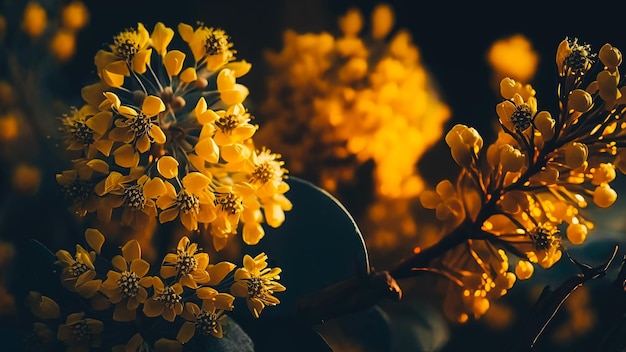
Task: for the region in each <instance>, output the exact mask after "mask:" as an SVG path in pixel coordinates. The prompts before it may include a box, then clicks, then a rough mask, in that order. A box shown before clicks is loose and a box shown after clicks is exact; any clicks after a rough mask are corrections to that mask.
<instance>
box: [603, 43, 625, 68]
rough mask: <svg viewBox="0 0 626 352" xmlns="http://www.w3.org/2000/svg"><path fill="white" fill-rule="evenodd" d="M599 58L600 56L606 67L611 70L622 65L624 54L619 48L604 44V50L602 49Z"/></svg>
mask: <svg viewBox="0 0 626 352" xmlns="http://www.w3.org/2000/svg"><path fill="white" fill-rule="evenodd" d="M598 56H600V61H602V63H603V64H604V66H606V67H608V68H609V69H610V70H613V69H615V68H616V67H617V66H619V65H621V64H622V53H621V52H620V51H619V49H618V48H616V47H614V46H612V45H611V44H609V43H607V44H604V45H603V46H602V48H600V52H599V55H598Z"/></svg>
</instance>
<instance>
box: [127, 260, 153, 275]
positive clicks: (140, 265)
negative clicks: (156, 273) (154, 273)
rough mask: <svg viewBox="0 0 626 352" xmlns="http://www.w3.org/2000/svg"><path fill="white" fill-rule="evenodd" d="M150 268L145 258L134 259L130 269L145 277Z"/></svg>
mask: <svg viewBox="0 0 626 352" xmlns="http://www.w3.org/2000/svg"><path fill="white" fill-rule="evenodd" d="M148 270H150V264H149V263H148V262H147V261H145V260H143V259H133V261H132V262H131V263H130V271H132V272H134V273H135V274H137V276H139V277H144V276H145V275H146V274H147V273H148Z"/></svg>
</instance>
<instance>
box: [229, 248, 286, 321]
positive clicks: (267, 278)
mask: <svg viewBox="0 0 626 352" xmlns="http://www.w3.org/2000/svg"><path fill="white" fill-rule="evenodd" d="M281 271H282V270H281V269H280V268H268V267H267V255H266V254H265V253H261V254H259V255H257V256H256V257H254V258H252V257H251V256H250V255H248V254H246V255H245V256H244V257H243V268H239V269H237V271H236V272H235V283H234V284H233V285H232V286H231V288H230V291H231V293H232V294H233V295H235V296H236V297H244V298H246V303H247V305H248V309H249V310H250V312H251V313H252V315H253V316H254V317H255V318H258V317H259V315H260V314H261V312H262V311H263V309H264V308H265V307H266V306H275V305H277V304H279V303H280V300H279V299H278V298H276V297H274V293H275V292H282V291H285V290H286V288H285V286H283V285H281V284H279V283H278V282H276V281H274V280H278V279H280V275H279V274H280V273H281Z"/></svg>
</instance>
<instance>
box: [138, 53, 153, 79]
mask: <svg viewBox="0 0 626 352" xmlns="http://www.w3.org/2000/svg"><path fill="white" fill-rule="evenodd" d="M151 55H152V49H144V50H139V51H138V52H137V54H135V56H134V57H133V71H135V72H137V73H139V74H143V73H145V72H146V70H147V66H148V63H149V62H150V56H151Z"/></svg>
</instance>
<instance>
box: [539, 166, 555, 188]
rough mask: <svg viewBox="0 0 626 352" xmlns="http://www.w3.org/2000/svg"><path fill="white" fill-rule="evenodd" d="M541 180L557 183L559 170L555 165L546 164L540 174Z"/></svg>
mask: <svg viewBox="0 0 626 352" xmlns="http://www.w3.org/2000/svg"><path fill="white" fill-rule="evenodd" d="M538 178H539V181H540V182H541V183H543V184H547V185H551V184H555V183H556V181H558V179H559V170H558V169H557V168H555V167H553V166H550V165H548V166H546V168H545V169H543V170H541V172H539V174H538Z"/></svg>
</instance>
